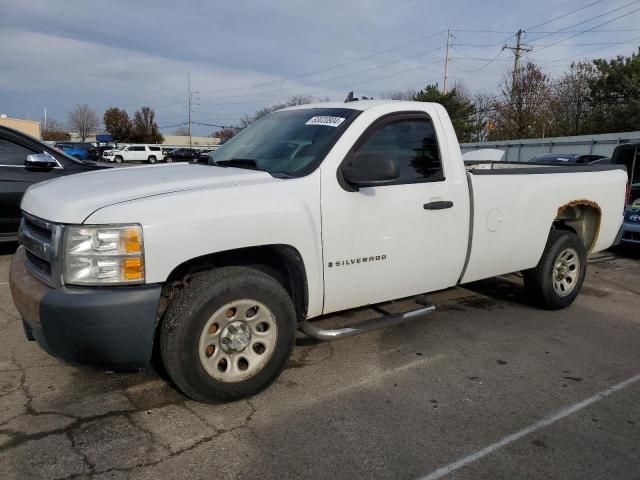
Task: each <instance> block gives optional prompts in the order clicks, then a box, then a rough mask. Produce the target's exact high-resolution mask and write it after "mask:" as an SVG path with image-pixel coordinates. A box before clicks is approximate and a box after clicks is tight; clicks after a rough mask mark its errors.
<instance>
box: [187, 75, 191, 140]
mask: <svg viewBox="0 0 640 480" xmlns="http://www.w3.org/2000/svg"><path fill="white" fill-rule="evenodd" d="M187 98H188V100H187V102H188V104H189V106H188V110H189V148H191V74H190V73H187Z"/></svg>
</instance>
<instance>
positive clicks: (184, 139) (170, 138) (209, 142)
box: [164, 135, 220, 147]
mask: <svg viewBox="0 0 640 480" xmlns="http://www.w3.org/2000/svg"><path fill="white" fill-rule="evenodd" d="M219 143H220V139H219V138H213V137H196V136H191V146H192V147H213V146H216V145H218V144H219ZM164 145H176V146H180V147H188V146H189V135H164Z"/></svg>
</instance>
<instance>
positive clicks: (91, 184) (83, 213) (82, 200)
mask: <svg viewBox="0 0 640 480" xmlns="http://www.w3.org/2000/svg"><path fill="white" fill-rule="evenodd" d="M277 181H280V180H278V179H275V178H273V177H272V176H271V175H269V174H268V173H266V172H258V171H255V170H246V169H240V168H233V167H224V168H223V167H214V166H211V165H199V164H186V163H172V164H168V165H154V166H142V167H123V168H110V169H106V170H102V171H95V172H87V173H80V174H76V175H69V176H66V177H62V178H58V179H55V180H49V181H46V182H42V183H37V184H35V185H33V186H31V187H29V188H28V189H27V192H26V193H25V195H24V197H23V199H22V205H21V208H22V210H24V211H25V212H27V213H30V214H31V215H35V216H36V217H40V218H42V219H45V220H49V221H52V222H58V223H82V222H84V220H85V219H86V218H87V217H88V216H89V215H91V214H92V213H93V212H95V211H96V210H98V209H100V208H103V207H106V206H109V205H113V204H116V203H122V202H128V201H131V200H136V199H139V198H145V197H150V196H154V195H162V194H167V193H174V192H182V191H186V190H197V189H205V188H214V187H221V186H237V185H247V184H252V183H265V182H277Z"/></svg>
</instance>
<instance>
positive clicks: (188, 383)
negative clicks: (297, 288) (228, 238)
mask: <svg viewBox="0 0 640 480" xmlns="http://www.w3.org/2000/svg"><path fill="white" fill-rule="evenodd" d="M295 332H296V314H295V309H294V306H293V302H292V301H291V298H290V297H289V295H288V293H287V291H286V290H285V289H284V287H283V286H282V285H281V284H280V283H279V282H278V281H276V280H275V279H274V278H272V277H271V276H269V275H267V274H265V273H263V272H261V271H259V270H256V269H252V268H245V267H224V268H220V269H217V270H213V271H211V272H207V273H204V274H201V275H198V276H196V277H195V278H193V279H192V280H191V282H189V283H188V284H187V285H186V286H185V288H184V289H183V290H182V291H180V292H179V293H178V295H177V297H176V298H175V299H174V300H173V301H172V302H171V304H170V305H169V308H168V309H167V312H166V314H165V317H164V319H163V322H162V325H161V333H160V349H161V354H162V360H163V363H164V365H165V368H166V369H167V372H168V373H169V376H170V377H171V379H172V380H173V382H174V383H175V384H176V386H177V387H178V388H179V389H180V390H181V391H182V392H183V393H184V394H185V395H187V396H188V397H190V398H192V399H194V400H197V401H203V402H213V401H228V400H235V399H238V398H242V397H246V396H250V395H253V394H255V393H258V392H259V391H261V390H262V389H264V388H266V387H267V386H268V385H270V384H271V383H272V382H273V381H274V380H275V379H276V378H277V376H278V375H279V374H280V372H281V371H282V369H283V368H284V366H285V364H286V362H287V360H288V359H289V355H290V354H291V350H292V348H293V343H294V339H295Z"/></svg>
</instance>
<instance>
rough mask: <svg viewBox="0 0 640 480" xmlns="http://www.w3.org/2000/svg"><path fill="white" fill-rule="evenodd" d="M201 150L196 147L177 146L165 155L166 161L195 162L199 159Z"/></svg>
mask: <svg viewBox="0 0 640 480" xmlns="http://www.w3.org/2000/svg"><path fill="white" fill-rule="evenodd" d="M199 156H200V152H198V150H196V149H194V148H176V149H175V150H171V151H170V152H169V153H167V155H166V156H165V157H164V160H165V161H166V162H193V161H195V160H198V157H199Z"/></svg>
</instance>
